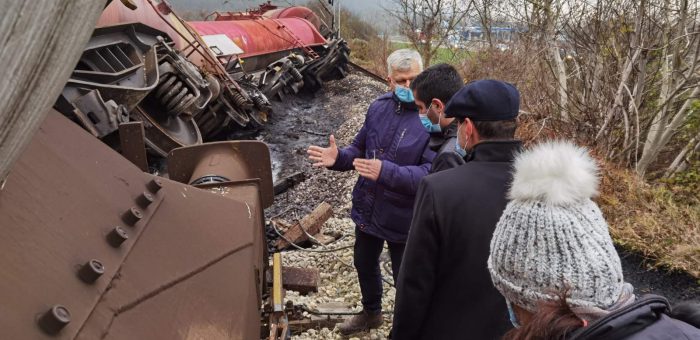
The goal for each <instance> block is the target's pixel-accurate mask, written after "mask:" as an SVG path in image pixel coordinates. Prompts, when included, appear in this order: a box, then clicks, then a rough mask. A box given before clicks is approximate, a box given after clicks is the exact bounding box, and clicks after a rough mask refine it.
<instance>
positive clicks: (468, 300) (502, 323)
mask: <svg viewBox="0 0 700 340" xmlns="http://www.w3.org/2000/svg"><path fill="white" fill-rule="evenodd" d="M520 148H521V143H520V142H518V141H488V142H482V143H479V144H477V145H476V146H475V148H474V152H473V153H472V154H471V159H469V161H468V162H467V163H466V164H464V165H461V166H459V167H456V168H453V169H449V170H445V171H441V172H438V173H435V174H432V175H429V176H426V177H425V178H424V179H423V180H422V181H421V184H420V187H419V189H418V194H417V196H416V202H415V206H414V214H413V220H412V222H411V229H410V232H409V236H408V243H407V244H406V250H405V253H404V257H403V262H402V264H401V271H400V273H399V278H398V282H397V290H396V305H395V309H394V324H393V328H394V329H393V339H395V340H406V339H498V338H500V337H501V336H502V335H503V334H504V333H505V332H506V331H507V330H508V329H509V328H510V322H509V320H508V310H507V308H506V303H505V300H504V298H503V297H502V296H501V294H500V293H499V292H498V291H497V290H496V288H494V286H493V284H492V283H491V277H490V275H489V272H488V269H487V267H486V260H487V259H488V256H489V247H490V242H491V235H492V234H493V231H494V229H495V228H496V223H497V222H498V219H499V218H500V216H501V214H502V212H503V210H504V209H505V207H506V203H507V199H506V193H507V191H508V186H509V185H510V182H511V180H512V162H513V158H514V156H515V154H516V153H517V152H518V151H519V150H520Z"/></svg>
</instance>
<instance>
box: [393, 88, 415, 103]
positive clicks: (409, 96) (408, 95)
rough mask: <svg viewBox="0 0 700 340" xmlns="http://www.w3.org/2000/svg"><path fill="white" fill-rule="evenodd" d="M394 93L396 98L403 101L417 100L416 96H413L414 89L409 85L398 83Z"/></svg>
mask: <svg viewBox="0 0 700 340" xmlns="http://www.w3.org/2000/svg"><path fill="white" fill-rule="evenodd" d="M394 94H395V95H396V98H398V99H399V101H401V102H403V103H413V102H414V101H415V98H413V91H411V89H409V88H408V87H404V86H401V85H396V87H394Z"/></svg>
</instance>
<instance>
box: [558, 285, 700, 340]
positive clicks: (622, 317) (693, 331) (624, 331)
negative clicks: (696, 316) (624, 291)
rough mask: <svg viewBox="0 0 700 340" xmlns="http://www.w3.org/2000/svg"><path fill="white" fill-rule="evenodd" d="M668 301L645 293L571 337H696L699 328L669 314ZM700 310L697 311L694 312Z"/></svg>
mask: <svg viewBox="0 0 700 340" xmlns="http://www.w3.org/2000/svg"><path fill="white" fill-rule="evenodd" d="M670 309H671V308H670V306H669V304H668V301H667V300H666V299H665V298H663V297H660V296H656V295H651V294H650V295H646V296H644V297H643V298H641V299H639V300H638V301H636V302H635V303H633V304H632V305H630V306H627V307H623V308H621V309H620V310H617V311H615V312H613V313H611V314H608V315H606V316H605V317H603V318H601V319H599V320H597V321H596V322H594V323H591V324H590V325H589V326H588V327H585V328H581V329H579V330H578V331H576V332H574V333H572V334H571V336H569V338H568V339H570V340H613V339H625V340H691V339H692V340H697V339H700V329H698V328H696V327H694V326H692V325H689V324H687V323H685V322H683V321H680V320H677V319H674V318H672V317H670V316H669V315H668V313H669V311H670ZM696 313H700V311H696Z"/></svg>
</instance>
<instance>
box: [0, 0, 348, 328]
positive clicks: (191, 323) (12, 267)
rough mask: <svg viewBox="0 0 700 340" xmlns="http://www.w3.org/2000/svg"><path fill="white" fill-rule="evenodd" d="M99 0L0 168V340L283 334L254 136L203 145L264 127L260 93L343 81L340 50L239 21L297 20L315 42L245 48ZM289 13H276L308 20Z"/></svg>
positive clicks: (162, 10) (268, 179)
mask: <svg viewBox="0 0 700 340" xmlns="http://www.w3.org/2000/svg"><path fill="white" fill-rule="evenodd" d="M47 1H48V0H47ZM52 1H55V0H52ZM18 3H19V2H18ZM61 3H68V1H67V0H66V1H60V2H58V1H57V2H47V3H44V6H46V7H56V8H59V7H60V6H63V5H60V4H61ZM106 3H107V6H106V7H105V8H104V11H103V13H102V16H101V17H100V19H99V21H98V22H97V27H96V28H95V30H94V32H93V34H92V36H91V38H90V39H89V41H88V42H87V44H86V45H85V48H84V50H83V52H82V54H81V56H80V57H79V58H78V60H69V61H66V62H70V63H74V64H75V65H76V66H75V69H74V70H73V72H72V73H71V74H70V77H69V79H67V80H66V79H65V78H63V80H64V81H66V84H65V87H64V88H63V90H62V91H61V92H60V96H59V98H58V100H57V101H56V103H55V104H54V107H53V108H52V109H48V110H44V111H43V112H41V113H40V115H41V116H43V115H46V117H47V118H46V119H45V120H44V121H43V123H42V125H41V126H40V128H39V129H38V130H36V134H35V135H34V136H33V137H32V138H31V142H30V143H29V144H28V147H27V148H26V149H24V151H23V152H22V153H21V156H20V157H19V159H18V160H17V161H16V162H14V164H13V165H12V167H11V168H9V169H10V175H9V177H7V178H0V229H1V230H2V231H3V234H4V235H5V237H3V238H1V239H0V247H1V248H2V249H3V257H2V259H0V264H2V266H3V268H4V269H3V270H2V271H0V287H1V288H2V291H3V292H4V293H3V294H0V305H2V306H5V307H6V310H7V311H9V312H8V313H3V317H2V318H0V326H2V328H3V333H2V334H3V337H7V338H11V339H42V338H47V339H48V338H60V339H69V338H70V339H192V338H196V339H256V338H261V337H264V338H270V339H276V338H278V337H279V338H284V337H285V336H286V334H287V317H286V314H285V310H286V309H288V308H289V307H288V306H286V305H285V304H284V303H283V300H282V295H283V291H282V276H281V260H280V258H279V256H278V255H275V256H273V258H274V260H273V261H272V263H273V265H272V266H270V265H269V260H270V257H271V256H270V254H268V253H267V240H266V237H265V231H264V225H265V216H264V209H265V208H266V207H269V206H270V205H271V204H272V201H273V198H274V194H273V187H272V175H271V164H270V157H269V151H268V149H267V146H266V145H265V144H264V143H262V142H258V141H219V142H214V143H205V142H207V141H211V140H216V139H217V138H219V137H220V136H221V134H222V133H224V132H226V131H230V130H232V129H252V128H258V127H260V126H262V125H263V124H265V123H266V117H267V115H268V114H270V102H269V99H268V98H276V99H283V98H284V95H285V94H288V93H294V92H296V91H298V90H300V89H302V88H304V87H307V88H309V89H311V90H313V89H316V88H318V86H320V85H321V83H322V82H323V81H325V80H327V79H332V78H336V77H342V76H344V75H345V70H346V62H347V52H348V51H347V48H346V47H345V43H344V42H343V41H342V40H341V39H338V38H335V37H333V36H332V34H328V32H326V33H327V35H326V36H324V35H322V34H320V33H318V29H321V28H323V27H322V26H320V24H318V23H313V20H311V21H309V22H311V23H309V24H308V25H307V24H306V23H304V22H302V21H300V20H306V19H299V18H297V17H293V18H290V19H292V20H291V21H290V20H284V15H286V14H284V12H285V11H284V10H277V9H274V8H271V7H270V6H262V7H261V8H260V9H258V11H259V12H260V14H251V13H255V11H253V12H246V13H244V14H241V15H243V16H245V17H246V18H244V19H241V20H249V21H250V22H268V23H269V22H274V23H276V24H277V25H279V24H280V23H285V22H287V23H288V24H289V27H286V26H285V27H286V28H281V27H278V29H281V30H283V31H285V32H287V31H288V32H291V33H290V35H292V34H296V33H294V32H293V31H294V30H295V29H294V28H293V27H294V25H292V24H291V23H292V22H296V23H303V24H304V25H307V26H308V29H309V30H310V32H311V33H313V35H314V39H316V40H315V41H316V44H314V45H309V44H306V43H303V42H299V43H293V44H291V45H285V46H283V47H280V48H281V50H274V51H273V50H265V51H263V52H261V53H258V54H255V53H254V52H246V49H249V50H250V46H248V45H245V44H240V45H241V46H239V44H236V43H234V41H235V36H228V35H227V34H226V33H225V34H223V35H226V37H227V39H223V40H222V37H221V35H220V34H218V33H217V34H214V36H217V35H218V36H219V37H218V38H217V37H214V38H212V37H210V36H208V35H206V34H205V35H201V34H200V33H198V31H197V30H196V29H195V28H193V27H195V26H196V25H189V24H188V23H186V22H184V21H182V20H181V19H180V18H179V17H177V16H176V15H175V13H173V12H172V9H171V8H170V7H169V6H168V4H167V3H166V2H164V1H151V0H122V1H121V2H117V1H107V2H106ZM299 11H300V10H298V9H297V10H295V11H288V13H287V14H289V13H302V14H303V15H308V12H305V11H303V10H302V11H301V12H299ZM267 12H271V13H268V14H267V15H268V16H269V18H268V17H266V16H265V13H267ZM95 13H96V12H95ZM80 19H82V18H80ZM80 19H76V20H80ZM265 20H272V21H265ZM219 21H223V20H219ZM228 24H231V23H230V22H229V23H228ZM255 25H259V23H256V24H255ZM243 26H245V25H243ZM272 27H273V26H269V27H268V28H269V29H272ZM313 30H316V32H312V31H313ZM322 31H323V30H322ZM326 31H327V28H326ZM229 33H230V32H229ZM15 34H16V36H19V37H20V38H26V35H22V33H15ZM47 36H50V35H48V34H47ZM255 38H256V39H260V36H259V35H257V34H256V35H255ZM300 41H301V40H300ZM217 44H218V45H217ZM232 48H233V50H232ZM236 48H237V49H236ZM217 51H220V52H222V53H223V52H225V51H232V54H230V55H223V56H222V55H219V54H218V53H216V52H217ZM258 52H259V51H258ZM1 57H2V54H0V59H2V58H1ZM233 60H235V62H234V63H232V61H233ZM270 60H271V62H269V63H268V64H266V63H267V62H268V61H270ZM290 63H291V64H290ZM246 65H258V66H256V67H251V66H248V68H246ZM31 88H33V87H31V86H28V87H27V89H28V90H31ZM0 90H2V89H0ZM0 92H1V91H0ZM57 93H58V91H57V92H56V93H51V94H46V93H34V94H33V95H35V96H54V95H55V94H57ZM54 98H55V97H54ZM31 114H37V112H27V113H25V115H31ZM24 118H26V117H24ZM4 119H5V117H3V116H2V115H0V121H2V122H3V123H8V122H9V124H11V125H12V124H16V123H17V120H16V119H15V120H7V121H6V120H4ZM146 152H148V153H150V154H151V155H155V156H157V157H158V156H159V157H162V158H163V159H164V160H165V162H166V163H167V173H166V174H165V176H166V177H160V176H155V175H153V174H151V173H149V168H148V164H147V162H146ZM120 153H121V155H120ZM261 306H265V307H264V308H263V307H261Z"/></svg>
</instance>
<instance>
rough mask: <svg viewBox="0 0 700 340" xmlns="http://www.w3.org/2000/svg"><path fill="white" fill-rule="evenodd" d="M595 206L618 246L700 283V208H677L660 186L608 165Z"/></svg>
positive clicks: (664, 188)
mask: <svg viewBox="0 0 700 340" xmlns="http://www.w3.org/2000/svg"><path fill="white" fill-rule="evenodd" d="M601 173H602V182H601V194H600V197H598V199H597V201H598V204H599V205H600V207H601V209H602V210H603V213H604V214H605V217H606V219H607V220H608V223H609V224H610V233H611V235H612V237H613V239H614V240H615V242H616V243H618V244H620V245H621V246H623V247H624V248H626V249H630V250H633V251H636V252H639V253H641V254H642V255H643V256H644V257H646V258H648V259H649V260H650V262H651V263H652V264H654V265H655V266H657V267H662V268H665V269H668V270H671V271H684V272H687V273H689V274H690V275H692V276H694V277H696V278H699V279H700V204H699V203H698V202H695V203H694V204H686V203H679V202H677V201H676V200H675V199H674V194H673V193H672V192H671V191H670V190H668V189H667V188H666V187H665V186H662V185H649V184H646V183H644V182H643V181H642V180H640V179H639V178H638V177H637V176H635V175H634V174H633V173H632V172H631V171H629V170H622V169H619V168H615V167H613V166H611V165H606V166H604V168H603V169H602V171H601Z"/></svg>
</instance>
